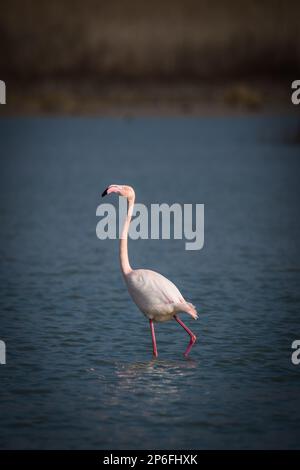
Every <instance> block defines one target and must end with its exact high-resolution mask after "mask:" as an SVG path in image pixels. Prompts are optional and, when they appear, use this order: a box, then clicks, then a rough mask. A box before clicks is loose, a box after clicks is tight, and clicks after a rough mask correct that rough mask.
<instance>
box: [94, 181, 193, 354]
mask: <svg viewBox="0 0 300 470" xmlns="http://www.w3.org/2000/svg"><path fill="white" fill-rule="evenodd" d="M111 193H117V194H119V195H120V196H123V197H125V198H127V216H126V219H125V222H124V226H123V228H122V232H121V238H120V265H121V271H122V274H123V277H124V279H125V282H126V285H127V289H128V291H129V294H130V295H131V297H132V299H133V301H134V302H135V304H136V305H137V307H138V308H139V309H140V310H141V312H142V313H143V314H144V315H145V316H146V317H147V318H148V319H149V323H150V330H151V337H152V346H153V356H154V357H157V356H158V352H157V345H156V338H155V330H154V322H155V323H156V322H165V321H168V320H171V319H175V320H176V321H177V322H178V323H179V325H180V326H182V328H183V329H184V330H185V331H186V332H187V333H188V334H189V336H190V342H189V344H188V346H187V349H186V351H185V353H184V356H186V357H187V356H188V354H189V352H190V350H191V349H192V347H193V345H194V343H195V341H196V335H195V334H194V333H193V332H192V331H191V330H190V329H189V328H188V327H187V326H186V325H185V324H184V323H183V321H182V320H181V319H180V318H179V317H178V315H177V314H178V313H179V312H185V313H187V314H189V315H190V316H191V317H192V318H194V319H195V320H196V319H197V318H198V315H197V311H196V308H195V306H194V305H192V304H191V303H190V302H187V301H186V300H185V299H184V298H183V296H182V295H181V293H180V292H179V290H178V289H177V287H176V286H175V284H173V282H171V281H169V279H167V278H166V277H164V276H162V275H161V274H159V273H157V272H155V271H151V270H150V269H132V268H131V266H130V264H129V258H128V243H127V242H128V231H129V225H130V221H131V217H132V213H133V207H134V201H135V192H134V189H133V188H132V187H131V186H125V185H118V184H111V185H110V186H108V187H107V188H106V189H105V190H104V191H103V193H102V197H104V196H106V195H107V194H111Z"/></svg>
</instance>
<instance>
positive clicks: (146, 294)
mask: <svg viewBox="0 0 300 470" xmlns="http://www.w3.org/2000/svg"><path fill="white" fill-rule="evenodd" d="M126 281H127V285H128V290H129V293H130V294H131V296H132V298H133V300H134V301H135V303H136V304H137V306H138V307H139V308H140V310H141V311H142V312H143V313H145V314H146V315H148V316H149V314H150V315H151V314H152V315H154V317H155V316H157V315H160V316H162V317H165V318H166V319H168V318H170V317H172V316H173V315H174V314H175V313H176V312H179V311H182V312H186V313H189V314H190V315H191V316H192V317H193V318H197V312H196V310H195V308H194V306H192V304H190V303H189V302H186V300H185V299H184V298H183V296H182V294H181V293H180V291H179V290H178V288H177V287H176V286H175V284H173V282H171V281H170V280H169V279H167V278H166V277H164V276H162V275H161V274H159V273H157V272H155V271H151V270H148V269H136V270H134V271H132V272H131V273H130V274H129V275H128V276H127V277H126Z"/></svg>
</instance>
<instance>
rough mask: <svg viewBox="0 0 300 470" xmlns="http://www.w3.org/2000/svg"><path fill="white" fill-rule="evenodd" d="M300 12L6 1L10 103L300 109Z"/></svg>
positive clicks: (263, 4) (250, 3)
mask: <svg viewBox="0 0 300 470" xmlns="http://www.w3.org/2000/svg"><path fill="white" fill-rule="evenodd" d="M299 18H300V4H299V2H297V1H293V0H290V1H279V0H276V1H271V0H264V1H259V0H244V1H238V0H226V1H221V0H213V1H204V0H201V1H197V0H185V1H180V0H164V1H159V0H153V1H151V2H150V1H138V0H126V1H122V0H111V1H110V2H106V1H96V0H86V1H84V2H83V1H79V0H73V1H70V0H61V1H57V0H54V1H51V2H49V1H44V0H42V1H37V0H28V1H26V2H24V1H20V0H11V1H9V2H3V5H2V6H1V15H0V47H1V54H0V75H1V79H2V80H5V81H6V82H8V83H9V87H8V99H7V102H8V104H7V106H6V107H5V110H4V109H3V108H2V109H1V112H2V113H4V112H5V113H6V114H7V113H8V114H10V113H12V114H14V113H21V114H26V113H27V114H28V113H30V114H41V113H43V114H44V113H54V114H55V113H64V114H70V113H72V114H78V113H80V114H91V113H92V114H110V113H113V114H124V113H125V114H128V113H129V114H132V113H135V114H136V113H139V114H140V113H142V114H145V113H149V112H150V113H152V114H153V113H156V114H157V113H160V114H161V113H163V114H165V113H167V114H173V113H181V114H182V113H184V114H191V113H192V114H194V113H196V114H203V113H205V114H210V113H213V114H215V113H217V114H220V113H223V112H224V111H225V112H226V111H227V112H228V111H230V112H232V111H235V110H238V111H239V112H240V111H241V110H242V111H243V112H245V111H259V110H265V109H267V110H268V111H273V110H274V108H275V109H280V110H282V109H284V110H286V109H287V108H288V110H290V111H294V108H293V107H292V106H291V105H290V83H291V81H292V80H294V79H296V78H297V74H299V72H300V42H299V29H300V20H299Z"/></svg>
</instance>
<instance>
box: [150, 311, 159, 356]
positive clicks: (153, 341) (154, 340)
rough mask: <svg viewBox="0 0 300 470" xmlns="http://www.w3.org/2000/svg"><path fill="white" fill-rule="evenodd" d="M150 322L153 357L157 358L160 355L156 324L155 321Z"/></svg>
mask: <svg viewBox="0 0 300 470" xmlns="http://www.w3.org/2000/svg"><path fill="white" fill-rule="evenodd" d="M149 322H150V329H151V336H152V345H153V356H155V357H157V356H158V353H157V347H156V339H155V331H154V323H153V320H149Z"/></svg>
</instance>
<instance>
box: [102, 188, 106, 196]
mask: <svg viewBox="0 0 300 470" xmlns="http://www.w3.org/2000/svg"><path fill="white" fill-rule="evenodd" d="M106 195H107V188H106V189H105V191H103V193H102V197H104V196H106Z"/></svg>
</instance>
